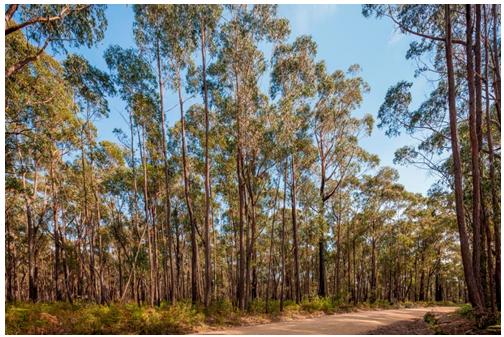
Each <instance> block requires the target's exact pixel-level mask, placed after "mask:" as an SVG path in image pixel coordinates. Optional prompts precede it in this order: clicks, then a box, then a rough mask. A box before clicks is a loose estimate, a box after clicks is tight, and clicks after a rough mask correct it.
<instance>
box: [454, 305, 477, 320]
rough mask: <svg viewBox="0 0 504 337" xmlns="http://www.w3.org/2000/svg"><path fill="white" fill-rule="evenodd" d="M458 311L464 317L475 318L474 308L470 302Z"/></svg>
mask: <svg viewBox="0 0 504 337" xmlns="http://www.w3.org/2000/svg"><path fill="white" fill-rule="evenodd" d="M457 313H458V314H459V315H460V316H462V317H464V318H468V319H473V318H474V309H473V307H472V305H470V304H464V305H463V306H461V307H460V309H458V311H457Z"/></svg>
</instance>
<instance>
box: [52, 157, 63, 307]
mask: <svg viewBox="0 0 504 337" xmlns="http://www.w3.org/2000/svg"><path fill="white" fill-rule="evenodd" d="M51 186H52V193H53V223H54V294H55V295H56V301H61V300H62V294H61V290H60V288H59V275H60V250H61V248H60V240H59V221H58V195H57V192H56V178H55V175H54V153H53V151H52V150H51Z"/></svg>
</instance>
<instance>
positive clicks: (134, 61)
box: [104, 45, 157, 305]
mask: <svg viewBox="0 0 504 337" xmlns="http://www.w3.org/2000/svg"><path fill="white" fill-rule="evenodd" d="M104 58H105V61H106V62H107V65H108V67H109V69H110V70H111V71H112V78H113V80H114V83H115V84H116V85H117V86H118V90H119V93H120V95H121V98H122V99H123V100H125V101H126V103H127V108H128V110H129V127H130V145H129V147H130V149H129V150H130V166H131V170H132V180H133V206H132V207H131V210H132V211H133V217H134V218H133V224H134V228H135V229H136V230H138V229H139V219H138V194H137V173H136V162H135V139H134V137H135V126H136V127H137V130H138V129H139V125H138V122H139V121H142V122H145V117H144V118H141V116H143V115H142V113H144V112H143V111H142V109H143V110H145V109H147V108H148V110H149V111H150V109H151V108H152V107H150V106H146V104H147V103H146V99H147V100H148V102H149V103H150V104H151V105H152V106H154V107H157V105H155V104H154V102H152V101H151V100H149V98H148V97H149V96H152V90H153V86H154V76H153V74H152V73H151V72H150V70H149V67H148V65H147V64H146V63H145V61H144V60H143V58H142V56H141V55H140V53H139V51H138V50H135V49H133V48H129V49H123V48H121V47H119V46H117V45H114V46H110V47H109V48H108V49H107V50H106V51H105V55H104ZM151 114H152V112H151ZM137 116H139V117H137ZM150 118H152V115H151V116H150ZM141 126H143V127H145V124H142V125H141ZM144 131H145V130H144ZM138 137H140V134H138ZM139 144H140V139H139ZM144 145H145V144H144ZM144 150H145V149H143V148H141V154H142V155H141V158H142V166H143V168H144V173H145V169H146V162H145V151H144ZM145 178H146V177H145V174H144V179H143V180H144V203H145V205H144V206H145V207H144V208H145V212H146V214H145V216H146V222H147V223H146V225H145V228H144V230H143V231H142V234H141V236H140V237H139V243H138V248H137V252H136V254H135V257H134V261H133V264H132V268H131V272H130V275H129V278H128V282H127V285H126V287H125V289H124V293H123V294H122V296H121V298H124V296H125V294H126V290H127V289H128V285H129V283H130V281H131V277H132V276H135V267H136V262H137V259H138V256H139V253H140V248H141V245H142V243H143V237H144V235H145V233H146V232H147V231H149V229H148V228H149V226H150V223H149V217H148V214H147V213H148V205H147V203H148V200H147V199H148V195H147V194H146V193H145V187H146V184H147V180H146V179H145ZM147 234H148V238H150V232H149V233H147ZM149 243H150V239H149ZM151 253H152V252H151ZM152 289H154V283H153V280H152V279H151V295H152V293H153V291H152ZM151 297H152V298H151V305H153V304H154V302H153V301H154V298H153V296H151Z"/></svg>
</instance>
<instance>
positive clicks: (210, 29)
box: [192, 5, 222, 308]
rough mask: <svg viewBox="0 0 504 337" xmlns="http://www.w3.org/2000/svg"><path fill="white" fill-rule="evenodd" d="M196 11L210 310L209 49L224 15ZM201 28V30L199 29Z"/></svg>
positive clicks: (211, 8) (209, 8)
mask: <svg viewBox="0 0 504 337" xmlns="http://www.w3.org/2000/svg"><path fill="white" fill-rule="evenodd" d="M192 9H193V10H194V11H195V13H194V14H195V16H194V25H195V28H196V29H197V30H199V31H200V35H199V40H200V45H201V47H200V49H201V68H202V79H203V92H204V100H205V307H207V308H208V306H209V305H210V300H211V292H212V270H211V251H210V181H211V180H210V159H209V155H208V152H209V139H208V137H209V133H210V125H209V113H208V107H209V103H208V85H207V76H206V67H207V61H206V57H207V48H208V49H210V51H211V52H214V53H215V47H216V46H215V42H214V40H215V37H216V34H217V25H218V22H219V20H220V16H221V13H222V6H221V5H196V6H192ZM198 28H199V29H198Z"/></svg>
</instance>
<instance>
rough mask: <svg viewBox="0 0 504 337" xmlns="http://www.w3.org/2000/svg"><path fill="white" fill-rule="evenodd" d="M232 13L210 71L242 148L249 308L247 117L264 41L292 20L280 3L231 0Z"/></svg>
mask: <svg viewBox="0 0 504 337" xmlns="http://www.w3.org/2000/svg"><path fill="white" fill-rule="evenodd" d="M226 10H227V11H228V12H229V18H228V19H226V20H225V22H224V23H223V25H222V27H221V31H220V39H219V40H220V45H221V48H220V49H219V52H218V54H217V60H216V62H215V63H214V64H212V65H211V66H210V67H209V69H208V72H209V74H210V75H211V76H212V85H211V88H212V90H211V92H212V96H213V102H214V104H215V105H216V106H217V107H218V108H219V109H220V110H221V111H222V120H223V122H224V123H226V124H227V125H228V126H229V127H228V130H229V133H230V138H231V139H232V142H233V143H234V144H233V146H234V147H235V148H236V163H237V165H236V176H237V181H238V192H239V193H238V194H239V233H240V234H239V252H240V261H239V273H238V274H239V277H238V279H239V281H238V283H237V285H238V289H237V294H238V302H239V308H240V309H242V310H243V309H245V306H246V298H247V296H248V293H246V292H245V288H244V285H245V283H246V282H247V281H246V279H245V256H246V252H245V248H244V246H243V240H244V221H245V207H246V205H245V203H246V195H245V187H246V186H245V182H244V176H243V175H244V170H245V168H244V149H245V147H246V140H247V134H246V130H247V125H248V124H247V123H248V122H249V120H250V116H251V115H252V114H253V113H254V112H255V111H256V110H257V98H258V97H259V95H258V92H259V85H258V83H259V79H260V78H261V76H262V75H263V74H264V72H265V66H266V64H265V61H264V55H263V53H262V52H261V51H260V50H259V48H258V46H257V45H258V44H259V43H260V42H263V41H265V42H276V41H280V40H282V39H284V38H285V37H286V36H287V34H288V23H287V21H286V20H285V19H280V18H278V17H277V6H274V5H254V6H252V7H250V8H249V7H248V6H247V5H227V6H226Z"/></svg>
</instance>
